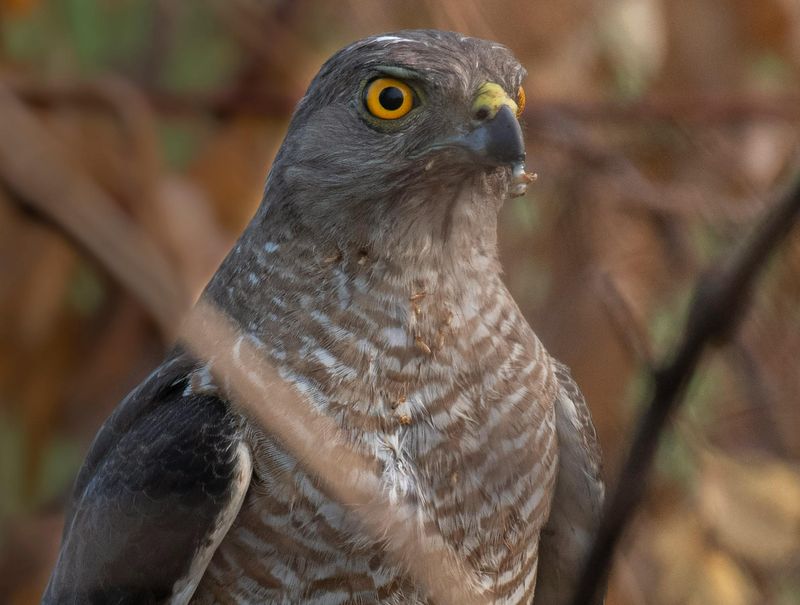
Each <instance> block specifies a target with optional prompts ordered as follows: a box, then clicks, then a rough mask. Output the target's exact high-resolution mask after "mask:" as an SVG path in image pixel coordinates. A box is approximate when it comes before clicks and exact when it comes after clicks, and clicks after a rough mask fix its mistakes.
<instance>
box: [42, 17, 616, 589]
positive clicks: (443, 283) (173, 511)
mask: <svg viewBox="0 0 800 605" xmlns="http://www.w3.org/2000/svg"><path fill="white" fill-rule="evenodd" d="M524 75H525V71H524V69H523V68H522V67H521V66H520V64H519V63H518V62H517V60H516V59H514V57H513V56H512V54H511V53H510V51H509V50H508V49H507V48H505V47H504V46H501V45H499V44H496V43H493V42H489V41H484V40H479V39H475V38H470V37H466V36H463V35H459V34H457V33H451V32H442V31H432V30H415V31H401V32H397V33H392V34H384V35H378V36H373V37H370V38H366V39H364V40H361V41H359V42H356V43H354V44H351V45H350V46H348V47H346V48H344V49H342V50H341V51H339V52H337V53H336V54H335V55H334V56H333V57H332V58H331V59H329V60H328V61H327V62H326V63H325V64H324V65H323V67H322V68H321V70H320V72H319V73H318V74H317V76H316V77H315V78H314V79H313V81H312V82H311V85H310V87H309V89H308V92H307V93H306V95H305V96H304V97H303V98H302V100H301V101H300V102H299V104H298V106H297V108H296V111H295V113H294V115H293V117H292V120H291V122H290V125H289V128H288V132H287V134H286V138H285V140H284V141H283V145H282V146H281V148H280V151H279V153H278V155H277V157H276V159H275V162H274V164H273V166H272V169H271V172H270V174H269V177H268V180H267V184H266V188H265V192H264V198H263V202H262V204H261V206H260V207H259V209H258V211H257V212H256V214H255V216H254V218H253V219H252V221H251V222H250V224H249V225H248V227H247V228H246V230H245V232H244V233H243V235H242V236H241V238H240V240H239V241H238V243H237V244H236V245H235V247H234V248H233V249H232V251H231V252H230V254H229V255H228V256H227V258H226V259H225V261H224V262H223V263H222V265H221V266H220V268H219V270H218V271H217V273H216V274H215V275H214V276H213V278H212V279H211V281H210V282H209V284H208V286H207V288H206V290H205V292H204V294H203V297H202V301H204V302H207V303H209V304H212V305H214V307H215V308H217V309H219V310H221V311H222V313H224V315H225V317H226V318H229V319H230V321H231V322H232V323H233V324H234V325H235V326H236V327H237V329H238V330H239V331H240V333H241V334H242V335H243V337H245V338H246V339H247V340H248V342H252V343H257V344H258V349H259V350H261V351H263V352H264V356H265V358H266V361H267V362H268V363H269V365H270V367H272V368H275V370H276V371H277V372H278V373H279V375H280V376H281V377H282V378H283V380H284V381H285V382H286V383H288V384H289V385H291V386H292V388H293V389H294V392H296V393H297V394H298V399H297V401H298V403H297V404H293V405H294V407H295V409H299V408H300V407H302V408H304V409H305V411H306V412H309V413H311V414H314V415H316V416H319V417H324V418H325V419H327V420H329V421H331V422H333V423H334V424H335V426H336V427H338V430H339V432H340V434H341V435H343V436H344V440H345V442H346V443H347V447H349V448H352V450H353V451H355V452H358V454H359V455H360V456H362V457H364V459H366V460H367V461H368V462H369V465H368V467H367V468H368V470H366V471H364V472H365V473H374V475H375V478H376V481H377V482H378V485H380V489H381V490H382V491H383V492H384V493H385V494H388V498H389V500H388V501H389V502H390V503H394V504H398V505H399V504H402V505H403V506H406V507H408V508H409V509H410V510H412V511H413V520H412V521H410V523H414V524H418V526H419V527H421V528H423V529H424V531H429V532H430V533H431V534H432V535H436V536H438V537H439V539H440V540H441V541H442V543H443V544H444V545H446V547H447V548H448V549H449V550H448V552H452V553H454V554H455V555H456V556H457V557H458V558H459V559H460V561H462V562H463V565H464V568H465V569H466V570H467V574H468V583H469V584H470V585H472V586H474V587H476V590H477V591H478V593H479V595H480V597H481V598H482V599H483V601H482V602H492V603H535V604H536V605H552V604H558V603H563V602H564V601H565V600H566V599H567V598H568V594H569V591H570V590H571V589H572V587H573V583H574V580H575V577H576V574H577V571H578V569H579V567H580V565H581V561H582V558H583V555H584V553H585V551H586V549H587V547H588V545H589V543H590V541H591V538H592V535H593V532H594V528H595V525H596V521H597V516H598V510H599V507H600V504H601V502H602V498H603V484H602V482H601V480H600V456H599V450H598V446H597V440H596V436H595V432H594V428H593V426H592V422H591V419H590V416H589V412H588V409H587V406H586V403H585V402H584V399H583V397H582V396H581V394H580V391H579V390H578V388H577V387H576V385H575V383H574V382H573V380H572V378H570V375H569V372H568V370H567V369H566V368H565V367H564V366H563V365H561V364H560V363H558V362H557V361H555V360H554V359H553V358H552V357H550V355H549V354H548V353H547V352H546V350H545V349H544V347H543V346H542V344H541V343H540V341H539V340H538V339H537V337H536V336H535V334H534V333H533V331H532V330H531V328H530V326H529V325H528V323H527V322H526V320H525V319H524V317H523V316H522V314H521V312H520V310H519V308H518V307H517V305H516V304H515V303H514V300H513V299H512V297H511V295H510V294H509V292H508V290H507V289H506V287H505V285H504V284H503V281H502V280H501V271H500V265H499V261H498V252H497V234H496V232H497V213H498V210H499V208H500V207H501V205H502V203H503V201H504V199H506V198H507V197H509V196H513V195H519V194H522V193H524V191H525V186H526V184H527V182H529V180H530V177H529V175H527V174H526V172H525V165H524V160H525V148H524V144H523V137H522V130H521V127H520V124H519V121H518V117H519V115H520V113H521V109H522V106H523V104H524V93H523V91H522V88H521V83H522V79H523V77H524ZM276 392H277V391H276ZM271 397H279V395H276V394H274V393H273V392H272V391H270V390H267V391H266V392H263V394H262V395H261V396H260V399H259V405H262V406H265V407H270V408H271V407H274V406H277V405H279V404H280V403H281V401H275V400H274V399H271ZM320 439H324V437H323V436H320ZM319 479H320V478H319V477H317V476H315V475H314V473H313V472H312V471H311V470H309V468H307V466H306V465H304V464H303V462H302V460H298V457H297V456H296V455H295V454H294V453H293V452H292V449H291V447H288V446H287V444H286V443H284V442H283V441H281V439H279V438H278V437H276V436H275V435H273V434H272V433H271V432H270V427H269V426H261V425H259V424H258V423H256V422H254V421H253V420H252V419H251V417H250V416H248V415H247V414H245V413H242V411H241V410H240V409H239V408H237V406H236V405H234V403H233V402H232V397H231V395H230V385H228V384H226V383H225V381H224V380H220V379H219V378H218V377H217V376H216V375H215V373H214V368H213V361H208V360H205V359H202V358H201V357H200V356H199V355H195V354H193V353H192V352H191V351H190V350H189V349H188V348H187V347H186V346H183V345H180V344H179V345H177V346H176V348H175V349H174V350H173V351H172V352H171V353H170V354H169V355H168V357H167V359H166V360H165V361H164V363H163V364H162V365H161V366H160V367H159V368H158V369H157V370H156V371H155V372H154V373H153V374H152V375H151V376H150V377H149V378H147V379H146V380H145V381H144V382H143V383H142V384H141V385H140V386H138V387H137V388H136V389H135V390H134V391H133V392H132V393H131V394H130V395H128V397H127V398H126V399H124V400H123V401H122V403H121V404H120V405H119V406H118V408H117V409H116V410H115V412H114V413H113V414H112V416H111V417H110V418H109V419H108V420H107V421H106V423H105V424H104V426H103V427H102V428H101V430H100V432H99V434H98V435H97V437H96V439H95V441H94V443H93V445H92V447H91V450H90V452H89V454H88V456H87V459H86V461H85V463H84V465H83V467H82V469H81V471H80V474H79V476H78V478H77V480H76V485H75V489H74V493H73V496H72V500H71V503H70V506H69V508H68V511H67V515H66V525H65V529H64V534H63V539H62V544H61V548H60V552H59V556H58V561H57V563H56V566H55V570H54V571H53V573H52V576H51V578H50V582H49V584H48V586H47V589H46V592H45V595H44V603H47V604H63V603H187V602H193V603H201V604H205V603H266V604H279V603H280V604H283V603H320V604H340V603H431V602H433V599H432V596H431V595H430V594H429V593H428V592H426V588H425V586H423V585H421V584H420V583H419V582H417V581H415V578H414V576H413V574H411V573H410V572H409V570H408V569H407V568H406V567H404V566H403V565H402V564H400V563H398V562H397V560H395V559H393V558H392V557H390V556H388V555H387V549H388V547H387V541H386V540H382V539H380V537H379V536H377V537H376V536H370V535H367V534H365V533H362V531H361V529H360V526H359V524H358V515H359V511H358V510H353V509H352V508H348V507H347V506H345V505H344V504H342V503H341V502H338V501H336V499H335V498H332V497H330V495H329V494H327V493H326V492H325V490H324V489H321V488H320V481H319ZM394 504H393V505H394ZM537 577H538V582H537Z"/></svg>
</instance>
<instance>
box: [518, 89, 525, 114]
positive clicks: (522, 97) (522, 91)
mask: <svg viewBox="0 0 800 605" xmlns="http://www.w3.org/2000/svg"><path fill="white" fill-rule="evenodd" d="M523 111H525V89H524V88H522V86H520V87H519V90H518V91H517V117H520V116H521V115H522V112H523Z"/></svg>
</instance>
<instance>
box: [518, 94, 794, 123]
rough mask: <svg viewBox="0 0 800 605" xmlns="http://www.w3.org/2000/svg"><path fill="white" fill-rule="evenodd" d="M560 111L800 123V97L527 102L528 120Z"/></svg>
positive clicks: (583, 115) (624, 117) (604, 116)
mask: <svg viewBox="0 0 800 605" xmlns="http://www.w3.org/2000/svg"><path fill="white" fill-rule="evenodd" d="M554 111H556V112H559V113H563V114H566V115H569V116H572V117H575V118H580V119H582V120H591V121H596V120H606V121H617V122H619V121H628V120H636V121H648V120H667V121H672V120H678V121H681V122H692V123H697V124H698V125H704V124H715V125H716V124H728V123H737V122H747V121H752V120H780V121H784V120H789V121H799V120H800V96H798V95H783V96H774V97H750V98H747V97H744V98H742V97H740V96H736V97H722V96H705V95H692V94H685V95H681V96H675V97H670V96H659V97H651V98H647V99H638V100H636V101H631V102H628V103H622V102H615V101H603V100H601V101H584V102H580V101H558V100H544V99H537V100H535V101H531V102H529V103H528V105H527V107H526V110H525V114H526V117H528V116H530V117H533V116H535V115H536V114H539V113H541V112H546V113H550V112H554Z"/></svg>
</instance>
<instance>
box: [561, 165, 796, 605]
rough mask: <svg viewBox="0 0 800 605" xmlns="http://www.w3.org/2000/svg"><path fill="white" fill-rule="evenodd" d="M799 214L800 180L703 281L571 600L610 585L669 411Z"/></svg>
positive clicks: (656, 373) (661, 370) (656, 381)
mask: <svg viewBox="0 0 800 605" xmlns="http://www.w3.org/2000/svg"><path fill="white" fill-rule="evenodd" d="M799 214H800V178H799V179H797V181H796V182H795V183H794V185H793V186H792V188H791V189H790V190H789V191H788V192H787V194H786V195H785V197H784V198H783V199H782V200H780V201H779V202H778V203H777V204H776V205H775V206H774V207H773V208H772V209H771V210H770V211H769V212H768V213H767V215H766V216H765V217H764V219H763V220H762V221H761V223H760V224H759V225H758V226H757V227H756V228H755V230H754V231H753V232H752V234H751V235H750V237H749V238H747V239H746V240H744V242H742V245H741V246H740V247H739V248H738V249H737V250H735V251H734V252H733V253H732V254H731V256H730V257H729V258H728V259H726V260H725V261H723V262H722V263H721V264H720V266H719V267H717V268H716V269H714V270H712V271H710V272H708V273H707V274H706V276H705V277H704V278H703V279H702V280H701V281H700V282H699V283H698V285H697V288H696V290H695V296H694V299H693V301H692V304H691V306H690V309H689V315H688V318H687V321H686V326H685V328H684V330H683V336H682V340H681V341H680V344H679V345H678V347H677V348H676V350H675V352H674V354H673V355H672V356H671V358H670V359H668V360H666V361H665V362H664V363H662V364H661V365H659V366H657V367H656V368H655V369H654V370H653V372H652V383H653V387H652V394H651V396H650V401H649V403H648V405H647V411H646V412H645V413H644V415H643V416H642V418H641V419H640V422H639V426H638V428H637V431H636V434H635V436H634V440H633V443H632V445H631V448H630V451H629V453H628V456H627V458H626V460H625V463H624V466H623V468H622V472H621V473H620V475H619V479H618V482H617V485H616V489H615V491H614V493H613V494H612V497H611V498H610V500H609V501H608V504H607V507H606V512H605V515H604V518H603V521H602V523H601V525H600V529H599V531H598V535H597V538H596V540H595V542H594V544H593V547H592V550H591V552H590V553H589V557H588V559H587V561H586V564H585V567H584V570H583V574H582V577H581V579H580V581H579V582H578V585H577V589H576V591H575V593H574V596H573V599H572V601H571V603H572V605H583V604H585V603H589V602H593V599H592V597H593V596H594V595H595V594H596V593H597V592H598V591H599V590H600V587H601V586H603V585H604V581H605V578H606V576H607V575H608V570H609V567H610V565H611V558H612V555H613V553H614V549H615V547H616V545H617V543H618V542H619V540H620V537H621V536H622V533H623V530H624V529H625V527H626V525H627V524H628V522H629V521H630V520H631V518H632V516H633V513H634V511H635V509H636V508H637V506H638V504H639V503H640V501H641V499H642V496H643V494H644V491H645V486H646V480H647V476H648V474H649V471H650V468H651V466H652V463H653V458H654V456H655V453H656V449H657V446H658V438H659V436H660V435H661V433H662V432H663V430H664V427H665V425H666V422H667V420H668V419H669V417H670V414H671V413H672V412H673V411H674V410H675V409H676V408H677V407H678V406H679V405H680V403H681V401H682V400H683V395H684V394H685V391H686V387H687V385H688V384H689V382H690V380H691V378H692V376H693V375H694V373H695V370H696V368H697V365H698V362H699V361H700V359H701V357H702V354H703V352H704V351H705V350H706V349H707V348H708V347H709V345H719V344H721V343H723V342H724V341H725V340H726V339H728V338H729V337H730V335H731V334H732V333H733V332H734V331H735V330H736V328H737V326H738V324H739V322H740V320H741V318H742V315H743V312H744V310H745V309H746V308H747V305H748V303H749V301H750V298H751V294H752V291H753V285H754V283H755V280H756V278H757V277H758V276H759V274H760V273H761V272H762V271H763V269H764V267H765V265H766V262H767V259H768V258H769V257H770V255H771V254H772V252H773V251H774V250H775V249H776V248H777V247H778V246H779V245H780V244H781V242H783V241H784V240H785V239H786V237H787V236H788V235H789V233H790V231H791V229H792V227H793V226H794V224H795V222H796V221H797V218H798V215H799Z"/></svg>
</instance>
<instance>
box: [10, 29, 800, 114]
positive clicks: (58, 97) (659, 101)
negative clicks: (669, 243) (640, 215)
mask: <svg viewBox="0 0 800 605" xmlns="http://www.w3.org/2000/svg"><path fill="white" fill-rule="evenodd" d="M261 35H262V37H263V33H262V34H261ZM3 83H4V84H5V85H7V86H8V87H9V88H11V89H13V90H14V92H15V93H17V94H18V95H19V96H20V97H21V98H23V99H25V101H26V102H28V103H31V104H32V105H36V106H44V107H51V106H53V105H56V104H59V103H69V104H73V105H79V106H85V107H87V108H90V109H95V110H97V109H106V108H107V107H108V102H107V99H105V98H104V97H103V95H99V94H98V91H97V89H96V87H95V86H93V85H91V84H87V83H72V82H70V83H58V84H53V83H50V82H48V83H43V82H31V81H22V80H16V79H10V80H9V79H6V80H4V81H3ZM143 93H144V95H145V97H146V98H147V100H148V101H149V102H150V103H151V104H152V106H153V107H154V108H156V109H157V110H158V111H159V112H161V113H165V114H169V115H175V114H177V115H184V114H193V113H201V114H212V115H215V116H228V115H231V114H238V113H247V114H255V115H262V116H267V117H275V116H287V115H289V114H290V113H291V112H292V110H293V109H294V106H295V104H296V103H297V98H295V97H294V96H293V95H291V94H286V93H284V94H272V93H269V92H267V91H265V90H257V89H251V90H233V89H227V90H219V91H216V92H211V93H205V94H195V93H193V94H191V95H185V94H177V93H171V92H169V91H164V90H159V89H150V88H148V89H145V90H144V91H143ZM553 114H560V115H561V116H562V117H564V118H572V119H581V120H585V121H598V120H600V121H611V122H622V121H652V120H657V121H679V122H683V123H689V122H690V123H693V124H694V123H696V124H698V125H721V124H723V125H724V124H729V123H739V122H749V121H754V120H778V121H792V122H797V121H800V96H797V95H783V96H775V97H769V98H767V97H763V98H762V97H752V98H749V99H748V98H740V97H736V98H726V97H709V96H692V95H684V96H681V97H673V98H670V97H659V98H649V99H640V100H637V101H632V102H628V103H623V102H615V101H603V100H598V101H561V100H554V99H553V100H548V99H536V100H529V102H528V105H527V107H526V109H525V118H526V119H529V120H538V119H540V118H542V117H546V118H547V119H550V118H551V117H552V115H553Z"/></svg>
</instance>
